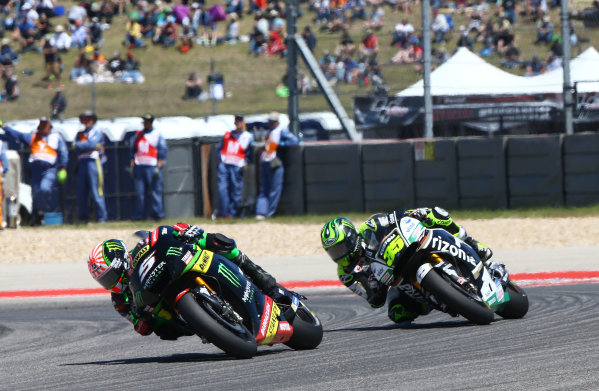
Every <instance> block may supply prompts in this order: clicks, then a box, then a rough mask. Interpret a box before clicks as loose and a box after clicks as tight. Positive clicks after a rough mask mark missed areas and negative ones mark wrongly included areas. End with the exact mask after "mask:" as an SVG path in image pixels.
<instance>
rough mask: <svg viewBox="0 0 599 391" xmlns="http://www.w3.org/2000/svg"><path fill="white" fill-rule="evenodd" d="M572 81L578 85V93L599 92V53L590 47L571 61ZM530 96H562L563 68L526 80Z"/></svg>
mask: <svg viewBox="0 0 599 391" xmlns="http://www.w3.org/2000/svg"><path fill="white" fill-rule="evenodd" d="M570 81H571V82H572V84H574V82H581V83H578V86H577V88H578V92H583V93H584V92H599V52H597V50H595V48H593V47H589V48H588V49H587V50H585V51H584V52H583V53H581V54H580V55H579V56H578V57H576V58H575V59H573V60H572V61H570ZM525 83H526V85H527V86H528V88H529V90H530V92H529V93H530V94H536V93H540V94H542V93H555V94H561V93H562V91H563V84H564V71H563V69H562V68H559V69H556V70H554V71H552V72H549V73H545V74H542V75H539V76H535V77H529V78H526V80H525Z"/></svg>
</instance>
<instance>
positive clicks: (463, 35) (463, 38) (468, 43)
mask: <svg viewBox="0 0 599 391" xmlns="http://www.w3.org/2000/svg"><path fill="white" fill-rule="evenodd" d="M472 46H473V43H472V39H471V38H470V37H469V36H468V30H466V26H463V25H462V26H460V37H459V38H458V41H457V43H456V47H458V48H461V47H465V48H468V50H470V51H472Z"/></svg>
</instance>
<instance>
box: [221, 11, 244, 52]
mask: <svg viewBox="0 0 599 391" xmlns="http://www.w3.org/2000/svg"><path fill="white" fill-rule="evenodd" d="M228 18H229V23H228V24H227V32H226V33H225V35H224V36H223V37H221V38H218V40H217V43H219V44H223V43H228V44H229V45H235V44H236V43H237V41H238V40H239V16H238V15H237V13H235V12H233V13H230V14H229V15H228Z"/></svg>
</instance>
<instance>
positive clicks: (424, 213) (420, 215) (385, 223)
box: [320, 207, 500, 323]
mask: <svg viewBox="0 0 599 391" xmlns="http://www.w3.org/2000/svg"><path fill="white" fill-rule="evenodd" d="M405 216H410V217H412V218H415V219H417V220H419V221H421V222H422V223H423V225H424V226H425V227H427V228H442V229H444V230H446V231H447V232H449V233H451V234H452V235H454V236H456V237H458V238H459V239H461V240H462V241H464V242H465V243H466V244H468V245H469V246H471V247H472V248H473V249H474V251H475V252H476V253H477V254H478V256H479V257H480V259H481V260H482V261H483V262H486V264H487V266H490V267H492V268H495V267H499V265H498V264H497V263H495V262H494V261H490V260H489V259H490V258H491V256H492V255H493V252H492V251H491V249H490V248H488V247H487V246H485V245H483V244H482V243H480V242H479V241H477V240H475V239H474V238H472V237H471V236H470V235H468V233H467V232H466V230H465V229H464V228H463V227H461V226H460V225H458V224H457V223H456V222H455V221H453V219H452V218H451V216H449V213H447V211H446V210H444V209H442V208H440V207H433V208H418V209H412V210H406V211H404V210H396V211H393V212H390V213H376V214H374V215H372V216H370V217H369V218H368V219H367V220H366V221H365V222H364V223H362V224H361V225H360V226H359V228H358V229H356V227H355V226H354V224H353V223H352V222H351V221H350V220H349V219H347V218H345V217H336V218H334V219H332V220H331V221H329V222H327V223H326V224H325V225H324V227H323V228H322V231H321V233H320V238H321V243H322V246H323V248H324V250H325V251H326V252H327V254H328V255H329V256H330V257H331V258H332V259H333V261H334V262H335V263H337V274H338V276H339V280H341V282H342V283H343V284H344V285H345V286H347V287H348V288H349V289H350V290H352V291H353V292H354V293H356V294H357V295H359V296H361V297H364V298H365V299H366V300H367V301H368V303H369V304H370V306H371V307H373V308H380V307H382V306H383V305H384V304H385V301H386V300H387V299H388V301H389V304H388V308H387V309H388V311H387V315H388V316H389V318H390V319H391V320H392V321H394V322H396V323H409V322H411V321H413V320H414V319H416V318H417V317H418V316H419V315H426V314H428V313H429V312H430V308H429V307H428V305H427V304H426V302H425V300H422V299H421V300H418V296H420V295H419V294H418V293H417V291H416V289H415V288H414V287H413V286H412V285H411V284H409V283H401V284H400V285H398V286H397V287H394V288H389V286H387V285H384V284H382V283H380V282H379V281H378V280H377V279H376V278H375V277H374V275H373V273H372V271H371V270H370V269H369V268H367V270H366V271H364V269H363V268H362V267H361V266H362V265H364V264H367V263H369V259H375V258H376V256H377V253H378V251H379V247H380V245H381V244H382V243H383V242H384V239H385V237H386V236H387V235H388V234H389V233H390V232H391V231H392V230H393V229H394V228H395V227H396V222H397V221H399V220H400V219H401V218H402V217H405ZM393 256H397V254H394V255H393ZM356 266H359V267H356ZM498 271H500V270H498Z"/></svg>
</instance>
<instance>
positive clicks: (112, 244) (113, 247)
mask: <svg viewBox="0 0 599 391" xmlns="http://www.w3.org/2000/svg"><path fill="white" fill-rule="evenodd" d="M105 246H106V248H107V249H108V251H114V250H124V249H123V246H121V245H120V244H119V243H115V242H106V243H105Z"/></svg>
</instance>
